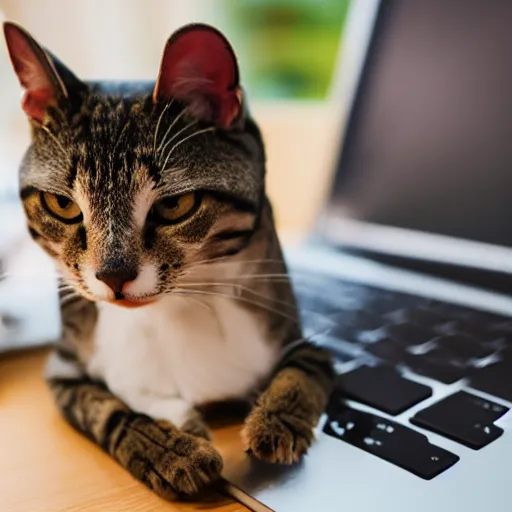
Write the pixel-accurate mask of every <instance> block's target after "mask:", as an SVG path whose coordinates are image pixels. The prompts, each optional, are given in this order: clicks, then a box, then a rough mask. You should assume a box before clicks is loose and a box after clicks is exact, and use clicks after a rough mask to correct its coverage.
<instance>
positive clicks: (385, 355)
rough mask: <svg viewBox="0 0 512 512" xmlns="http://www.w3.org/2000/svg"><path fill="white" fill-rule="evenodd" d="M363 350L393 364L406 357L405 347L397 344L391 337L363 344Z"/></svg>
mask: <svg viewBox="0 0 512 512" xmlns="http://www.w3.org/2000/svg"><path fill="white" fill-rule="evenodd" d="M365 350H366V352H368V353H370V354H372V355H374V356H376V357H378V358H379V359H383V360H384V361H387V362H390V363H395V364H400V363H402V362H403V361H405V358H406V357H407V351H406V349H405V347H403V346H402V345H399V344H398V343H396V342H395V341H393V340H392V339H391V338H384V339H383V340H380V341H377V342H376V343H371V344H368V345H367V346H365Z"/></svg>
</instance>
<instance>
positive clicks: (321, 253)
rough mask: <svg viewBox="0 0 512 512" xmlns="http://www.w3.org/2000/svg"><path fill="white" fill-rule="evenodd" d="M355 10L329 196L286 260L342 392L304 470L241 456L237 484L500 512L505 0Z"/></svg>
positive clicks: (237, 488)
mask: <svg viewBox="0 0 512 512" xmlns="http://www.w3.org/2000/svg"><path fill="white" fill-rule="evenodd" d="M352 4H353V7H352V11H353V12H352V13H351V20H352V21H354V22H356V21H357V22H358V23H359V25H358V26H357V27H356V28H353V27H352V28H351V29H350V30H349V34H350V36H351V37H352V36H357V38H358V45H357V48H358V49H361V48H362V49H364V58H363V60H362V65H361V66H360V72H359V73H358V76H357V79H356V80H354V86H355V88H354V93H353V94H352V93H350V92H348V93H347V90H346V82H344V81H343V79H341V78H340V80H338V81H337V83H338V85H339V86H340V88H339V89H338V92H339V94H343V95H344V96H345V97H346V98H349V99H350V105H351V108H350V109H349V114H348V116H347V120H346V123H345V130H344V131H343V136H342V137H341V139H342V140H341V141H340V147H339V151H338V153H339V158H338V160H337V161H336V164H335V170H334V179H333V183H332V187H331V190H330V194H329V197H328V198H327V200H326V203H325V205H324V207H323V211H322V214H321V215H320V218H319V220H318V223H317V225H316V226H315V229H314V230H313V232H312V233H311V235H310V236H309V237H308V239H307V240H306V242H304V243H301V244H298V245H296V246H289V247H287V251H286V258H287V262H288V264H289V267H290V270H291V274H292V276H293V278H294V286H295V289H296V293H297V297H298V300H299V303H300V306H301V310H302V315H303V320H304V325H305V334H306V336H308V337H309V338H310V339H311V340H312V341H314V342H315V343H318V344H320V345H323V346H326V347H328V348H330V349H331V351H332V353H333V356H334V359H335V364H336V371H337V374H338V376H337V379H336V384H335V389H334V392H333V394H332V397H331V400H330V403H329V405H328V408H327V411H326V414H325V415H324V416H323V418H322V420H321V422H320V424H319V425H318V429H317V439H316V442H315V443H314V445H313V446H312V448H311V450H310V453H309V454H308V455H307V457H305V459H304V461H303V462H302V463H301V464H299V465H297V466H293V467H275V466H270V465H266V464H262V463H259V462H257V461H254V460H252V459H250V458H248V457H242V455H240V459H239V460H236V459H234V460H230V461H228V469H227V473H226V477H227V479H228V480H229V482H230V484H231V485H230V492H232V494H234V495H235V496H236V497H237V498H238V499H240V500H241V501H242V502H244V503H245V504H247V505H248V506H249V507H251V508H253V509H254V510H258V511H260V510H273V511H277V512H303V511H304V512H306V511H307V512H311V511H316V510H318V511H324V510H325V511H337V510H340V511H341V510H349V511H350V510H357V511H361V512H370V511H372V512H373V511H379V512H400V511H414V512H432V511H434V510H435V511H437V512H445V511H446V512H453V511H464V512H480V511H482V510H492V511H493V512H505V511H510V510H511V509H512V497H511V492H510V487H511V485H512V413H511V412H510V408H511V407H512V297H511V293H510V292H511V290H512V229H511V218H512V200H511V199H512V138H511V136H512V101H511V99H512V96H511V91H512V59H511V58H510V48H512V31H511V30H510V24H511V22H512V4H511V3H509V2H482V1H481V0H450V2H447V1H446V0H428V1H424V2H419V1H416V2H414V1H410V0H386V1H385V2H376V1H370V0H365V1H359V0H358V1H357V2H353V3H352ZM362 20H366V22H367V23H366V24H365V23H362ZM369 26H370V27H371V29H368V27H369ZM344 44H347V45H348V44H351V42H350V41H348V42H347V41H345V40H344ZM342 61H343V62H344V64H345V65H347V59H342ZM356 64H357V63H354V62H353V61H348V67H349V68H351V69H352V71H353V70H354V68H357V67H358V66H357V65H356ZM358 69H359V68H358ZM341 85H343V87H345V89H343V90H342V88H341ZM335 92H336V91H335ZM340 115H342V114H340ZM311 172H314V169H312V170H311Z"/></svg>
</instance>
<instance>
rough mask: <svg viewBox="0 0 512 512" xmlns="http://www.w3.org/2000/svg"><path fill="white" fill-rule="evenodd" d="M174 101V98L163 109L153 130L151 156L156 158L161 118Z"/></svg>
mask: <svg viewBox="0 0 512 512" xmlns="http://www.w3.org/2000/svg"><path fill="white" fill-rule="evenodd" d="M173 101H174V98H172V99H171V101H170V102H169V103H167V105H165V107H164V108H163V110H162V112H161V113H160V115H159V116H158V121H157V122H156V128H155V135H154V137H153V155H154V156H155V157H156V141H157V139H158V132H159V130H160V123H161V122H162V118H163V117H164V115H165V113H166V112H167V109H168V108H169V107H170V106H171V105H172V103H173Z"/></svg>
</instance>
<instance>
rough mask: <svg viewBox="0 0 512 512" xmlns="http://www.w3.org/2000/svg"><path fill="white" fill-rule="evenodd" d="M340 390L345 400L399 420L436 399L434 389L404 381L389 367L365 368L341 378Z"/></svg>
mask: <svg viewBox="0 0 512 512" xmlns="http://www.w3.org/2000/svg"><path fill="white" fill-rule="evenodd" d="M336 390H337V391H339V392H340V393H341V395H342V396H343V397H345V398H350V399H352V400H357V401H358V402H361V403H363V404H366V405H369V406H371V407H374V408H375V409H379V410H381V411H384V412H386V413H388V414H391V415H393V416H396V415H397V414H400V413H401V412H404V411H405V410H407V409H409V408H410V407H412V406H413V405H416V404H417V403H419V402H421V401H422V400H425V399H426V398H429V397H430V396H432V389H431V388H429V387H428V386H424V385H423V384H418V383H417V382H413V381H411V380H408V379H404V378H403V377H402V376H401V375H400V374H399V373H398V372H397V371H396V370H395V369H394V368H391V367H389V366H376V367H370V366H361V367H360V368H357V369H355V370H353V371H351V372H349V373H345V374H342V375H338V377H337V378H336Z"/></svg>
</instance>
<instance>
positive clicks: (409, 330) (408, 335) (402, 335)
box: [386, 322, 436, 346]
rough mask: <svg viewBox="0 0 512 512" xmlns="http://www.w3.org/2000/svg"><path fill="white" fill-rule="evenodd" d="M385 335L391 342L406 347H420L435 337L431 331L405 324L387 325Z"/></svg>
mask: <svg viewBox="0 0 512 512" xmlns="http://www.w3.org/2000/svg"><path fill="white" fill-rule="evenodd" d="M386 333H387V335H388V336H389V337H390V338H391V339H392V340H394V341H396V342H397V343H400V344H401V345H406V346H413V345H422V344H423V343H426V342H427V341H430V340H431V339H433V338H435V337H436V334H435V332H434V331H433V330H432V329H426V328H425V327H420V326H419V325H414V324H410V323H407V322H402V323H400V324H394V325H388V326H387V327H386Z"/></svg>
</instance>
